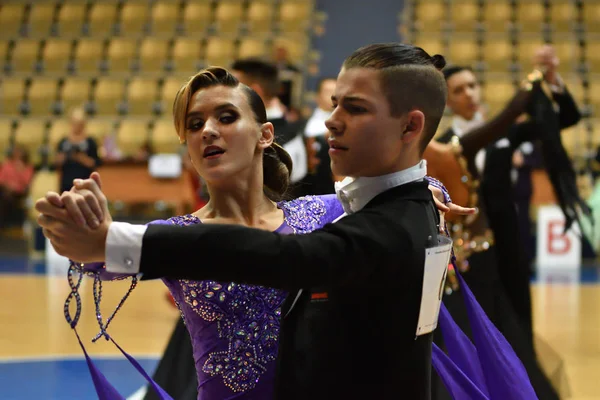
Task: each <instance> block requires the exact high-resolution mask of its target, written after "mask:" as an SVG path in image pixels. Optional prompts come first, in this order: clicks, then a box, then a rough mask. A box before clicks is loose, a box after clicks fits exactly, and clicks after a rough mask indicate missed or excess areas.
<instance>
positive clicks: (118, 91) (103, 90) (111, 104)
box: [94, 78, 125, 115]
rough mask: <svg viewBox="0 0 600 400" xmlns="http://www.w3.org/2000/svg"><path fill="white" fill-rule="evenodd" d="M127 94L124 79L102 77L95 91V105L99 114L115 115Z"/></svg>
mask: <svg viewBox="0 0 600 400" xmlns="http://www.w3.org/2000/svg"><path fill="white" fill-rule="evenodd" d="M124 95H125V84H124V83H123V80H121V79H116V78H102V79H99V80H98V83H97V84H96V89H95V91H94V105H95V107H96V113H97V114H98V115H115V114H117V111H118V109H119V105H120V103H121V102H122V101H123V99H124Z"/></svg>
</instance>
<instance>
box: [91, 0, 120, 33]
mask: <svg viewBox="0 0 600 400" xmlns="http://www.w3.org/2000/svg"><path fill="white" fill-rule="evenodd" d="M116 21H117V3H116V2H115V3H112V2H107V3H105V2H100V1H98V2H95V3H94V5H93V6H92V9H91V10H90V15H89V23H88V34H89V35H91V36H94V37H107V36H111V33H112V31H113V28H114V26H115V23H116Z"/></svg>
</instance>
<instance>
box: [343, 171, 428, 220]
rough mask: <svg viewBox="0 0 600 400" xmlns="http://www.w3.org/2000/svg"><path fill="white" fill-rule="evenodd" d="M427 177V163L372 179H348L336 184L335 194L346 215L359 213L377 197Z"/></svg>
mask: <svg viewBox="0 0 600 400" xmlns="http://www.w3.org/2000/svg"><path fill="white" fill-rule="evenodd" d="M426 175H427V161H426V160H421V161H420V162H419V163H418V164H417V165H415V166H412V167H410V168H407V169H405V170H402V171H398V172H393V173H391V174H388V175H381V176H375V177H372V178H367V177H359V178H350V177H348V178H346V179H344V180H343V181H341V182H336V183H335V192H336V194H337V197H338V199H339V200H340V202H341V203H342V207H343V208H344V211H345V212H346V214H352V213H354V212H357V211H359V210H360V209H362V208H363V207H364V206H366V205H367V203H368V202H370V201H371V200H372V199H373V198H374V197H375V196H377V195H378V194H380V193H383V192H385V191H386V190H388V189H391V188H393V187H396V186H401V185H405V184H407V183H411V182H416V181H419V180H422V179H423V178H425V176H426Z"/></svg>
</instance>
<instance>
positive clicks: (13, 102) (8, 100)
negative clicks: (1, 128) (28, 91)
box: [0, 77, 25, 115]
mask: <svg viewBox="0 0 600 400" xmlns="http://www.w3.org/2000/svg"><path fill="white" fill-rule="evenodd" d="M0 93H1V95H0V101H2V103H1V105H0V107H2V108H1V109H0V113H1V114H4V115H18V114H19V112H20V109H19V107H20V105H21V103H22V102H23V97H24V95H25V81H24V80H23V79H20V78H11V77H3V78H2V79H0Z"/></svg>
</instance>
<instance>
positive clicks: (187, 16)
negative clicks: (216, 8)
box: [183, 0, 212, 35]
mask: <svg viewBox="0 0 600 400" xmlns="http://www.w3.org/2000/svg"><path fill="white" fill-rule="evenodd" d="M211 21H212V8H211V5H210V2H209V1H208V0H206V1H201V2H191V1H190V2H188V3H187V5H186V6H185V9H184V11H183V28H184V29H185V33H186V35H197V34H202V33H204V32H206V29H207V28H208V27H209V26H210V23H211Z"/></svg>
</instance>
